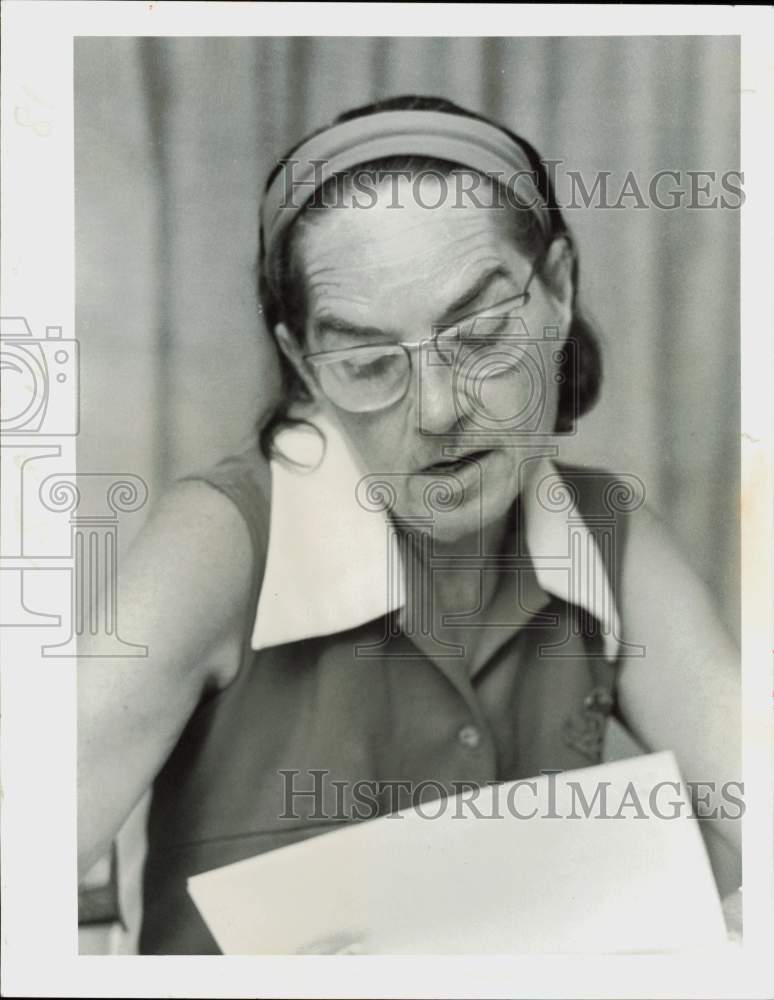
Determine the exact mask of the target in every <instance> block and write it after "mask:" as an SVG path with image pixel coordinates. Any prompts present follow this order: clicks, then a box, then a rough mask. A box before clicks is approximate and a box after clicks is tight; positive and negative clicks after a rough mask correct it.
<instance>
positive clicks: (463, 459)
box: [419, 448, 493, 475]
mask: <svg viewBox="0 0 774 1000" xmlns="http://www.w3.org/2000/svg"><path fill="white" fill-rule="evenodd" d="M492 451H493V449H492V448H481V449H479V450H477V451H469V452H467V453H466V454H464V455H455V456H454V457H450V458H444V459H441V460H439V461H438V462H433V464H432V465H426V466H425V467H424V468H423V469H420V470H419V471H420V473H424V474H427V475H438V474H439V473H455V472H462V471H463V470H464V469H466V468H470V467H471V466H475V465H477V464H479V463H480V462H482V461H483V460H484V459H485V458H486V457H487V456H488V455H491V454H492Z"/></svg>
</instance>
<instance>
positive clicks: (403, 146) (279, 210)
mask: <svg viewBox="0 0 774 1000" xmlns="http://www.w3.org/2000/svg"><path fill="white" fill-rule="evenodd" d="M388 156H431V157H434V158H436V159H441V160H448V161H451V162H452V163H457V164H459V165H460V166H463V167H469V168H471V169H473V170H475V171H477V172H478V173H481V174H484V175H486V176H491V177H495V178H497V179H498V180H501V181H504V182H505V184H506V186H507V187H508V188H509V189H510V190H511V191H514V193H515V194H516V196H517V198H518V200H519V202H520V203H521V204H523V205H524V206H525V207H528V208H530V209H531V210H532V211H533V212H534V214H535V216H536V217H537V220H538V222H539V223H540V226H541V228H542V229H543V231H544V233H546V234H547V233H549V232H550V219H549V213H548V208H547V206H546V204H545V199H544V198H543V197H542V196H541V195H540V193H539V192H538V190H537V188H536V187H535V181H534V174H533V168H532V165H531V164H530V162H529V159H528V158H527V154H526V152H525V151H524V149H523V148H522V146H521V145H519V143H517V142H515V141H514V140H513V139H511V138H510V136H508V135H506V134H505V132H503V131H502V130H501V129H499V128H497V126H495V125H490V124H489V123H488V122H483V121H480V120H479V119H477V118H469V117H467V116H466V115H457V114H448V113H447V112H442V111H380V112H378V113H377V114H373V115H364V116H363V117H362V118H354V119H351V120H350V121H347V122H342V123H341V124H340V125H333V126H331V128H328V129H325V131H324V132H320V133H319V134H318V135H315V136H312V138H311V139H308V140H307V141H306V142H304V143H302V144H301V145H300V146H299V147H298V149H296V150H294V152H293V153H292V154H291V156H290V157H289V158H288V159H286V160H284V161H282V169H281V170H280V171H279V172H278V173H277V175H276V177H274V179H273V180H272V182H271V184H270V185H269V187H268V190H267V191H266V194H265V196H264V199H263V203H262V205H261V229H262V231H263V238H264V247H265V250H266V260H267V261H268V260H270V259H271V256H272V253H273V251H274V248H275V247H276V245H277V242H278V240H279V239H280V237H281V236H282V235H283V234H284V233H285V232H286V230H287V228H288V226H290V224H291V222H292V221H293V219H294V218H295V217H296V215H297V214H298V212H299V211H300V209H301V208H302V207H303V206H304V205H305V204H306V202H307V201H309V199H310V198H311V197H312V196H313V195H314V193H315V191H316V190H318V189H319V188H320V187H321V186H322V185H323V184H324V183H325V182H326V181H327V180H328V179H329V178H331V177H333V176H334V175H335V174H340V173H343V172H344V171H346V170H349V169H351V168H352V167H356V166H357V165H358V164H361V163H368V162H370V161H372V160H376V159H382V158H384V157H388Z"/></svg>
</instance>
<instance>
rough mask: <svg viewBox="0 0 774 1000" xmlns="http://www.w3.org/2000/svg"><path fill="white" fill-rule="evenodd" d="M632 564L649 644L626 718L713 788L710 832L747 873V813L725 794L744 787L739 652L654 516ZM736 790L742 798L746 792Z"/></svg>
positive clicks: (627, 590)
mask: <svg viewBox="0 0 774 1000" xmlns="http://www.w3.org/2000/svg"><path fill="white" fill-rule="evenodd" d="M624 564H625V568H624V571H623V578H622V580H621V581H620V588H619V593H620V595H621V617H622V619H623V622H624V637H625V638H626V639H627V640H628V641H629V642H633V643H639V644H641V645H643V646H644V647H645V656H644V657H643V658H641V659H638V658H632V659H626V660H624V667H623V669H622V672H621V678H620V703H621V711H622V715H623V717H624V719H625V720H626V722H627V724H628V726H629V727H630V729H631V730H632V732H633V733H634V735H635V736H636V737H637V738H638V739H639V740H640V741H641V742H642V744H643V745H644V746H645V747H646V748H647V749H649V750H667V749H668V750H672V751H674V754H675V757H676V759H677V762H678V765H679V767H680V771H681V773H682V775H683V778H684V779H685V780H686V781H688V782H707V783H712V785H713V789H710V788H709V787H703V788H702V789H701V790H700V791H699V797H700V798H705V799H706V800H707V802H708V805H709V808H710V809H712V810H714V811H715V812H716V815H715V817H714V818H710V819H707V820H706V823H705V825H706V826H707V827H708V830H709V831H710V832H711V835H712V836H713V837H714V836H715V835H717V836H718V837H719V838H720V840H721V841H722V842H723V843H724V844H725V845H726V852H727V853H731V854H732V856H733V855H734V854H735V855H736V856H737V866H738V854H739V851H740V849H741V830H740V823H739V820H738V818H735V817H736V816H737V815H738V812H739V807H738V806H732V804H731V803H729V802H728V801H727V800H726V799H725V798H724V796H723V794H722V788H723V786H724V784H725V783H728V782H733V783H736V782H740V781H741V724H742V723H741V696H740V658H739V653H738V651H737V650H736V648H735V646H734V644H733V642H732V641H731V639H730V637H729V636H728V634H727V632H726V631H725V629H724V627H723V625H722V623H721V622H720V620H719V616H718V613H717V610H716V609H715V607H714V605H713V602H712V600H711V597H710V595H709V592H708V590H707V587H706V586H705V585H704V584H703V583H702V582H701V581H700V580H699V579H698V577H697V576H696V575H695V573H693V572H692V570H691V569H690V568H689V567H688V566H687V564H686V563H685V561H684V560H683V559H682V557H681V556H680V555H679V554H678V552H677V550H676V549H675V547H674V545H673V544H672V542H671V540H670V538H669V535H668V532H667V531H666V530H665V528H664V526H663V525H662V524H661V522H660V521H659V520H658V519H657V518H656V517H655V516H653V514H651V513H649V512H648V511H647V510H641V511H638V512H637V513H636V514H633V515H632V529H631V538H630V542H629V545H628V547H627V552H626V558H625V560H624ZM730 791H731V792H732V794H734V795H736V796H740V795H741V791H740V788H739V786H738V785H733V786H731V788H730ZM724 811H725V812H726V813H727V815H726V816H725V817H724V816H723V815H722V814H723V812H724ZM699 815H701V809H699ZM708 846H709V840H708Z"/></svg>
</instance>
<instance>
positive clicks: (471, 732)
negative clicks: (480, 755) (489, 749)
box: [457, 724, 481, 750]
mask: <svg viewBox="0 0 774 1000" xmlns="http://www.w3.org/2000/svg"><path fill="white" fill-rule="evenodd" d="M457 739H458V740H459V741H460V743H461V744H462V745H463V746H464V747H468V749H470V750H475V749H476V747H477V746H478V745H479V743H480V742H481V731H480V730H479V728H478V726H473V725H470V724H468V725H467V726H463V727H462V728H461V729H460V731H459V732H458V733H457Z"/></svg>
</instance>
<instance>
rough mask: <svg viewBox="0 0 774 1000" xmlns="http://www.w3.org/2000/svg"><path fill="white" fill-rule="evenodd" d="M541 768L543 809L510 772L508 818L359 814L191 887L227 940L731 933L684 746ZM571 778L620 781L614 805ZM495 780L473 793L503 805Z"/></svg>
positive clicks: (613, 786) (655, 939)
mask: <svg viewBox="0 0 774 1000" xmlns="http://www.w3.org/2000/svg"><path fill="white" fill-rule="evenodd" d="M534 780H535V786H534V787H535V790H536V794H533V792H532V789H529V788H527V787H524V786H522V787H521V788H519V790H518V793H514V794H515V798H513V799H512V801H514V802H515V804H516V808H517V810H518V811H520V812H521V813H522V814H524V815H526V814H528V813H530V812H532V810H533V809H535V808H537V809H538V815H537V816H535V817H533V818H531V819H520V818H518V817H517V816H516V815H514V814H513V811H512V810H509V809H508V808H506V806H507V802H508V792H509V789H511V787H513V785H515V784H516V783H511V784H504V785H500V786H498V789H497V794H498V797H499V802H500V804H501V805H500V808H499V818H476V817H475V816H473V815H472V811H471V809H470V808H465V807H464V806H463V805H462V804H460V803H458V800H457V799H449V800H447V802H446V806H445V808H443V812H442V814H441V815H440V816H439V817H438V818H423V815H422V813H421V812H418V811H415V810H407V811H404V812H402V813H400V814H394V815H392V816H386V817H381V818H379V819H375V820H370V821H367V822H364V823H356V824H350V825H347V826H346V827H345V828H344V829H340V830H336V831H335V832H332V833H326V834H322V835H320V836H318V837H313V838H311V839H309V840H305V841H303V842H301V843H297V844H293V845H291V846H288V847H283V848H280V849H278V850H275V851H271V852H268V853H265V854H262V855H259V856H257V857H254V858H250V859H248V860H246V861H240V862H237V863H236V864H231V865H228V866H226V867H223V868H219V869H216V870H214V871H210V872H206V873H204V874H202V875H197V876H195V877H193V878H191V879H189V881H188V888H189V892H190V893H191V896H192V897H193V899H194V901H195V903H196V905H197V906H198V908H199V910H200V911H201V913H202V915H203V917H204V919H205V921H206V922H207V925H208V926H209V928H210V930H211V931H212V933H213V935H214V937H215V939H216V940H217V942H218V945H219V946H220V948H221V949H222V950H223V951H224V952H225V953H226V954H293V953H326V952H335V951H344V952H350V953H358V952H359V953H366V954H412V953H413V954H455V953H458V954H463V953H467V954H473V953H518V952H527V953H529V952H597V953H610V952H654V951H655V952H664V951H671V952H675V951H685V950H694V949H702V948H712V947H716V946H719V945H722V944H723V943H724V942H725V926H724V922H723V917H722V911H721V907H720V901H719V899H718V895H717V891H716V888H715V883H714V880H713V878H712V872H711V868H710V865H709V860H708V858H707V854H706V851H705V849H704V844H703V841H702V837H701V833H700V831H699V827H698V824H697V822H696V820H695V819H693V818H690V817H689V815H688V813H689V809H688V800H687V798H686V797H685V791H684V789H683V787H682V783H681V779H680V775H679V773H678V770H677V766H676V763H675V760H674V757H673V756H672V754H671V753H659V754H651V755H648V756H643V757H638V758H632V759H630V760H623V761H617V762H615V763H612V764H605V765H601V766H599V767H592V768H585V769H583V770H578V771H570V772H564V773H563V774H560V775H556V776H554V777H553V779H549V778H548V777H547V776H542V777H540V778H537V779H534ZM550 782H552V783H553V786H554V794H555V806H554V807H553V808H550V802H549V795H550V788H549V783H550ZM568 782H576V783H579V784H580V787H581V788H582V790H583V792H584V794H585V797H586V800H587V801H588V802H592V801H593V795H594V793H595V791H596V790H597V789H598V788H599V783H600V782H607V783H608V784H607V786H606V791H605V794H606V797H607V807H606V810H602V809H601V808H599V807H597V808H596V809H593V810H592V813H591V816H590V818H586V817H584V816H583V810H582V806H581V804H580V799H579V798H578V797H577V792H576V793H575V799H574V803H575V806H574V809H573V797H572V796H573V793H572V790H571V787H570V785H569V784H568ZM630 782H631V783H632V786H631V787H633V788H634V790H635V793H636V796H637V799H638V801H639V802H640V803H641V804H642V806H643V808H644V811H645V813H646V817H647V818H635V813H637V812H638V810H637V808H636V807H632V805H631V797H630V798H629V799H628V801H629V803H630V804H629V806H625V807H624V808H620V806H621V803H622V802H623V801H624V797H625V794H626V790H627V786H628V785H629V783H630ZM660 782H678V783H680V788H681V790H680V792H679V793H678V792H677V791H676V790H675V788H674V787H673V786H661V788H660V790H658V786H659V783H660ZM654 789H656V790H657V791H656V793H655V794H656V799H655V803H656V805H655V808H656V810H658V811H660V812H661V813H662V814H665V815H670V814H671V813H672V811H673V809H674V807H673V805H672V803H675V802H677V801H682V803H683V807H682V814H681V816H680V817H678V818H674V819H660V818H658V816H657V815H656V814H655V813H654V811H653V809H652V808H651V805H650V803H649V796H650V794H651V792H653V790H654ZM493 794H494V793H493V789H492V788H491V787H488V788H486V789H483V790H482V791H481V793H480V795H479V796H478V798H477V799H476V807H477V809H478V810H479V812H480V813H483V814H484V816H485V817H488V816H491V814H492V813H493V812H497V811H498V810H495V809H494V808H493V805H492V795H493ZM629 794H630V796H631V792H630V793H629ZM440 810H441V805H440V804H439V803H436V804H435V806H432V805H431V804H430V803H428V804H427V805H425V806H424V808H423V809H422V812H423V813H424V815H425V817H431V816H435V815H436V814H437V813H438V812H439V811H440ZM573 811H574V813H575V815H576V817H577V818H564V819H558V818H555V817H554V816H548V815H547V813H549V812H553V813H558V814H559V815H560V816H562V817H564V816H568V815H569V814H570V813H572V812H573ZM605 811H606V813H607V815H606V816H604V815H600V813H603V812H605ZM619 811H620V814H621V815H620V818H613V817H614V816H615V814H616V813H617V812H619Z"/></svg>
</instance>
